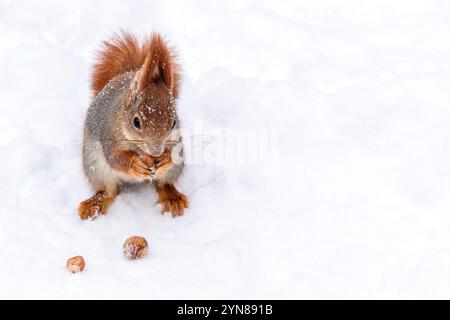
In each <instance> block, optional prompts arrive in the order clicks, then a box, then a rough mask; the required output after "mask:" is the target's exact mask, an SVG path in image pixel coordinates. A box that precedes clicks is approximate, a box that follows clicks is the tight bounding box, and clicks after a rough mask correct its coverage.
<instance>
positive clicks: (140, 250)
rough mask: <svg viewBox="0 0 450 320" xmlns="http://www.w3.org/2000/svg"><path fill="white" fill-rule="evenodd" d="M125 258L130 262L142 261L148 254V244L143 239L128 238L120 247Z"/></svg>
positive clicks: (136, 237)
mask: <svg viewBox="0 0 450 320" xmlns="http://www.w3.org/2000/svg"><path fill="white" fill-rule="evenodd" d="M122 251H123V254H124V255H125V257H127V258H128V259H130V260H136V259H142V258H143V257H145V256H146V255H147V253H148V243H147V240H145V238H144V237H140V236H132V237H129V238H128V239H127V240H126V241H125V242H124V244H123V246H122Z"/></svg>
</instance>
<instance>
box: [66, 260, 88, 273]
mask: <svg viewBox="0 0 450 320" xmlns="http://www.w3.org/2000/svg"><path fill="white" fill-rule="evenodd" d="M85 265H86V264H85V262H84V259H83V257H82V256H76V257H72V258H70V259H69V260H67V265H66V266H67V270H68V271H69V272H70V273H78V272H81V271H83V270H84V266H85Z"/></svg>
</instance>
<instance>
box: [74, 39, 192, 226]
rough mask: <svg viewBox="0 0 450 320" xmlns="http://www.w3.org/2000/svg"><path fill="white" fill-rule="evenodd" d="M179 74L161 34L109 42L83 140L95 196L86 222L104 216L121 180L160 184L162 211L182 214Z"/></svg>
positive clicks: (85, 210)
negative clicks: (178, 106)
mask: <svg viewBox="0 0 450 320" xmlns="http://www.w3.org/2000/svg"><path fill="white" fill-rule="evenodd" d="M180 77H181V72H180V67H179V65H178V64H177V62H176V57H175V54H174V52H173V50H172V49H170V48H169V47H168V46H167V44H166V42H165V41H164V39H163V38H162V37H161V36H160V35H159V34H156V33H154V34H152V35H151V36H150V37H149V38H148V39H147V40H145V41H143V42H142V43H140V42H139V41H138V40H137V39H136V37H134V36H133V35H131V34H129V33H122V34H120V35H117V36H115V37H113V38H112V39H111V40H109V41H105V42H104V43H103V47H102V49H101V50H100V51H99V53H98V59H97V62H96V63H95V65H94V68H93V73H92V83H91V88H92V92H93V100H92V102H91V105H90V107H89V109H88V111H87V115H86V120H85V125H84V140H83V169H84V173H85V176H86V177H87V180H88V181H89V184H90V185H91V187H92V189H93V191H94V193H95V194H94V195H93V196H92V197H91V198H89V199H87V200H85V201H83V202H81V203H80V205H79V207H78V214H79V216H80V218H81V219H83V220H84V219H88V218H95V217H96V216H97V215H98V214H105V213H106V212H107V210H108V207H109V206H110V205H111V204H112V203H113V201H114V199H115V198H116V196H117V194H118V193H119V192H120V190H121V187H122V186H123V185H125V184H129V183H131V184H133V183H140V182H142V181H149V182H152V183H153V184H154V185H155V187H156V191H157V192H158V196H159V197H158V203H161V204H162V206H163V209H162V213H165V212H171V213H172V215H173V216H174V217H175V216H177V215H180V216H181V215H183V213H184V210H185V208H187V207H188V206H189V202H188V200H187V198H186V196H185V195H183V194H182V193H180V192H178V191H177V189H176V188H175V185H174V183H175V182H176V181H177V179H178V178H179V176H180V175H181V173H182V171H183V168H184V164H183V161H180V159H181V160H182V157H183V152H182V144H181V143H182V139H181V136H180V122H179V119H178V116H177V112H176V105H177V100H178V97H179V88H180ZM174 146H177V148H176V149H177V150H178V151H179V152H178V153H177V154H176V156H177V158H178V159H177V161H175V162H174V161H173V159H172V156H173V154H172V153H173V152H172V151H173V149H174Z"/></svg>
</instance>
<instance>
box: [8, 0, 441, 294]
mask: <svg viewBox="0 0 450 320" xmlns="http://www.w3.org/2000/svg"><path fill="white" fill-rule="evenodd" d="M449 15H450V3H449V2H448V1H428V0H423V1H411V0H410V1H392V0H389V1H356V0H355V1H237V0H236V1H226V2H225V1H221V2H218V1H206V0H203V1H181V0H180V1H19V0H17V1H16V0H15V1H12V0H11V1H5V0H2V1H0V298H193V299H194V298H213V299H214V298H450V287H449V285H450V230H449V229H450V125H449V123H450V90H449V89H450V44H449V43H450V42H449V39H450V16H449ZM120 28H124V29H126V30H129V31H133V32H135V33H136V34H139V35H141V36H143V35H146V34H148V33H149V32H151V31H159V32H161V33H162V34H164V35H166V36H167V38H168V39H169V40H170V43H171V44H173V45H176V46H177V48H178V52H179V57H180V61H181V63H182V65H183V68H184V74H185V75H184V80H183V87H182V96H181V99H180V102H179V106H178V110H179V113H180V117H181V119H182V120H183V123H184V125H185V126H186V127H189V126H192V125H193V124H194V123H195V122H200V123H201V124H202V125H203V126H204V127H205V128H215V129H219V130H222V129H229V128H239V129H255V130H257V129H261V130H268V129H269V128H272V129H276V130H278V134H279V145H278V148H276V150H275V151H274V154H273V155H272V156H273V162H274V163H273V164H274V165H275V167H276V168H277V169H278V170H272V171H270V172H267V171H264V170H261V168H260V167H258V166H255V165H231V166H230V165H228V166H222V165H210V164H204V165H191V166H189V167H188V169H187V170H186V173H185V175H184V177H183V178H182V180H181V181H180V183H179V189H180V190H181V191H183V192H184V193H186V194H187V195H188V197H189V199H190V201H191V208H190V209H189V210H188V211H187V212H186V214H185V216H184V217H182V218H176V219H173V218H172V217H171V216H169V215H166V216H162V215H161V214H160V213H159V212H160V209H161V208H160V207H159V206H156V205H155V204H154V203H155V200H156V195H155V193H154V190H151V189H149V190H141V191H139V192H137V193H131V194H122V195H120V196H119V197H118V199H117V201H116V203H115V204H114V205H113V207H112V208H111V210H110V212H109V214H108V215H107V216H104V217H101V218H99V219H97V220H96V221H93V222H92V221H80V219H79V218H78V216H77V213H76V208H77V205H78V203H79V202H80V201H81V200H84V199H86V198H87V197H89V196H90V195H91V191H90V190H89V187H88V185H87V182H86V181H85V179H84V177H83V173H82V169H81V155H80V151H81V141H82V126H83V121H84V114H85V112H86V110H87V108H88V106H89V102H90V92H89V74H90V70H91V69H90V68H91V66H92V63H93V61H94V57H95V51H96V50H97V48H98V47H99V44H100V42H101V41H102V40H104V39H107V38H108V37H110V36H111V35H112V34H113V32H116V31H118V30H120ZM208 137H209V136H208ZM209 138H211V137H209ZM212 138H213V139H214V136H213V137H212ZM204 143H205V142H204V141H203V137H201V136H200V137H198V139H194V142H193V143H192V144H191V145H190V146H189V145H188V146H187V148H189V147H194V146H195V145H198V144H200V145H203V144H204ZM264 160H265V161H266V160H267V159H266V158H265V159H264ZM269 160H272V157H271V156H270V157H269ZM133 234H140V235H143V236H145V237H146V238H147V240H148V241H149V243H150V254H149V256H148V257H147V258H146V259H144V260H142V261H137V262H129V261H127V260H126V259H125V258H124V257H123V255H122V253H121V245H122V243H123V241H124V240H125V239H126V238H127V237H128V236H131V235H133ZM78 254H81V255H83V256H84V257H85V259H86V263H87V266H86V270H85V272H83V273H82V274H78V275H71V274H69V273H68V272H67V271H66V270H65V262H66V260H67V258H69V257H71V256H74V255H78Z"/></svg>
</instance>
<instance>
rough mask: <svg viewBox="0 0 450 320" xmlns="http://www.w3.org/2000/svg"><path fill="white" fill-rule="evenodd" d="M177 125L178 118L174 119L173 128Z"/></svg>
mask: <svg viewBox="0 0 450 320" xmlns="http://www.w3.org/2000/svg"><path fill="white" fill-rule="evenodd" d="M176 125H177V120H173V123H172V129H173V128H175V126H176Z"/></svg>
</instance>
